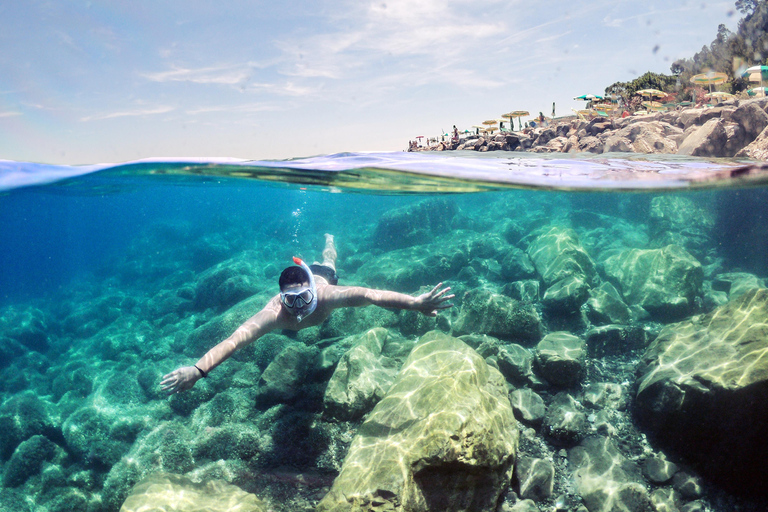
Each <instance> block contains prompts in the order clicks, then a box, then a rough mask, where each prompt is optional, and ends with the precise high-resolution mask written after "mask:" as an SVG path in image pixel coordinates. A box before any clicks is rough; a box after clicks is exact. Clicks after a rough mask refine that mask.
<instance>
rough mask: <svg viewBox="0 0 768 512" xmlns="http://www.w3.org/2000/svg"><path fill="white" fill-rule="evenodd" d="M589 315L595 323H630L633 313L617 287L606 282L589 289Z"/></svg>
mask: <svg viewBox="0 0 768 512" xmlns="http://www.w3.org/2000/svg"><path fill="white" fill-rule="evenodd" d="M587 317H589V320H590V321H591V322H592V323H594V324H628V323H629V322H630V320H631V319H632V314H631V312H630V309H629V307H628V306H627V305H626V304H625V303H624V300H622V298H621V294H620V293H619V291H618V290H617V289H616V287H614V286H613V285H612V284H611V283H608V282H605V283H602V284H601V285H600V286H599V287H597V288H592V289H591V290H590V291H589V299H587Z"/></svg>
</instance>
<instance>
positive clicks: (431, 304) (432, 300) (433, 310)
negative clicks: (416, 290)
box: [413, 283, 455, 316]
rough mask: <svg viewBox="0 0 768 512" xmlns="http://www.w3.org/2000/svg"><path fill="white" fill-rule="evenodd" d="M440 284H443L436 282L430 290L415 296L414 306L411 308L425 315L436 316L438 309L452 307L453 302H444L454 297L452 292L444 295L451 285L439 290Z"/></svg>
mask: <svg viewBox="0 0 768 512" xmlns="http://www.w3.org/2000/svg"><path fill="white" fill-rule="evenodd" d="M441 286H443V283H437V286H435V287H434V288H432V289H431V290H430V291H428V292H427V293H422V294H421V295H419V296H418V297H416V306H415V307H414V308H413V309H415V310H416V311H421V312H422V313H423V314H425V315H427V316H437V311H438V310H440V309H448V308H451V307H453V304H446V301H449V300H451V299H452V298H454V297H455V295H454V294H450V295H446V293H448V292H449V291H451V287H450V286H449V287H447V288H443V289H442V290H440V287H441Z"/></svg>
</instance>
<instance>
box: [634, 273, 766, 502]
mask: <svg viewBox="0 0 768 512" xmlns="http://www.w3.org/2000/svg"><path fill="white" fill-rule="evenodd" d="M636 406H637V414H638V417H639V419H640V420H641V421H642V423H643V424H644V425H646V426H647V427H648V428H650V430H651V431H652V432H654V433H655V435H656V436H657V437H658V439H659V440H660V441H662V442H663V443H664V444H666V445H668V446H670V447H671V448H674V449H675V450H677V451H679V452H681V453H683V454H685V455H686V456H687V457H688V458H689V459H690V460H692V461H694V462H695V463H696V464H697V465H698V466H699V467H701V468H702V469H703V470H704V471H706V472H707V473H709V474H710V475H711V476H713V477H715V478H718V479H720V480H722V481H724V482H725V483H726V484H727V485H730V486H731V487H732V488H734V489H740V490H747V489H749V490H752V491H754V492H759V493H762V494H765V492H766V490H765V487H764V485H765V482H766V481H768V469H766V467H767V466H766V464H765V461H766V460H768V443H766V441H765V440H766V437H767V436H768V289H765V288H763V289H759V290H751V291H748V292H746V293H744V294H743V295H740V296H739V297H737V298H736V299H734V300H732V301H731V302H729V303H727V304H725V305H724V306H721V307H719V308H717V309H716V310H715V311H713V312H712V313H709V314H707V315H702V316H696V317H693V318H692V319H690V320H687V321H685V322H681V323H678V324H673V325H668V326H667V327H665V328H664V329H663V330H662V331H661V333H660V334H659V336H658V338H656V340H655V341H654V342H653V343H652V344H651V345H650V346H649V347H648V349H647V350H646V352H645V354H644V355H643V358H642V362H641V365H640V367H639V376H638V390H637V400H636Z"/></svg>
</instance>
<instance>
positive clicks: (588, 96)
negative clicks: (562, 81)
mask: <svg viewBox="0 0 768 512" xmlns="http://www.w3.org/2000/svg"><path fill="white" fill-rule="evenodd" d="M573 99H575V100H581V101H592V100H602V99H605V98H604V97H603V96H600V95H599V94H582V95H581V96H576V97H575V98H573Z"/></svg>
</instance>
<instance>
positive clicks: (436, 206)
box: [373, 198, 458, 250]
mask: <svg viewBox="0 0 768 512" xmlns="http://www.w3.org/2000/svg"><path fill="white" fill-rule="evenodd" d="M457 212H458V207H457V206H456V203H455V202H453V201H451V200H448V199H443V198H434V199H427V200H425V201H421V202H419V203H417V204H413V205H409V206H403V207H401V208H396V209H394V210H389V211H387V212H385V213H384V214H383V215H382V216H381V218H379V221H378V223H377V225H376V230H375V232H374V234H373V244H374V245H375V246H376V247H381V248H385V249H387V250H392V249H399V248H403V247H410V246H413V245H423V244H426V243H430V242H432V240H433V239H434V238H435V237H436V236H438V235H440V234H443V233H447V232H449V231H450V229H451V220H452V219H453V217H454V215H456V213H457Z"/></svg>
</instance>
